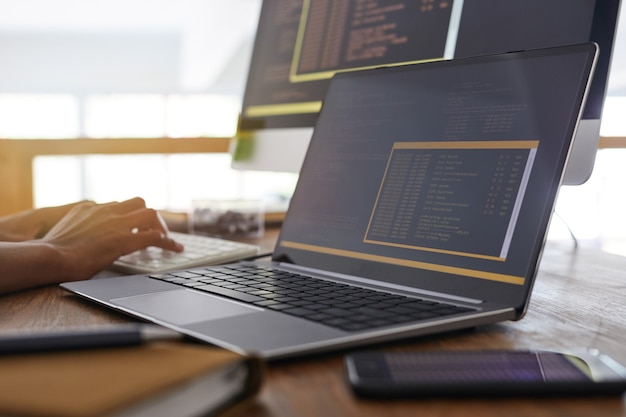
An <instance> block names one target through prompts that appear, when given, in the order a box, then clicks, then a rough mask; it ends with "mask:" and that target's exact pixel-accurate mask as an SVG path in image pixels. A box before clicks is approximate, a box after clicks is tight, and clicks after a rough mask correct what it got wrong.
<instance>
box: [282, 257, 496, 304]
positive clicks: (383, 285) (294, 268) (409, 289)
mask: <svg viewBox="0 0 626 417" xmlns="http://www.w3.org/2000/svg"><path fill="white" fill-rule="evenodd" d="M278 265H279V266H280V267H281V268H285V269H287V270H289V271H297V272H303V273H306V274H307V275H317V276H322V277H329V278H337V279H340V280H345V281H350V282H355V283H358V284H362V285H369V286H376V287H381V288H385V289H388V290H391V289H394V290H400V291H405V292H409V293H411V294H418V295H424V296H430V297H439V298H445V299H447V300H454V301H460V302H464V303H471V304H481V303H483V302H484V300H478V299H475V298H468V297H460V296H456V295H451V294H444V293H440V292H436V291H429V290H424V289H418V288H412V287H407V286H405V285H398V284H391V283H389V282H380V281H375V280H372V279H368V278H362V277H355V276H353V275H346V274H340V273H337V272H329V271H323V270H320V269H316V268H309V267H306V266H300V265H294V264H290V263H284V262H281V263H279V264H278Z"/></svg>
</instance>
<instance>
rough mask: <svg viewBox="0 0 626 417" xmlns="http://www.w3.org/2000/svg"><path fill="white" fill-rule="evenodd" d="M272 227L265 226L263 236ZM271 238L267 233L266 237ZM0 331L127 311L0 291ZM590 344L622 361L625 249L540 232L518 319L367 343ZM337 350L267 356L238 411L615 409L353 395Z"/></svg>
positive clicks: (49, 292)
mask: <svg viewBox="0 0 626 417" xmlns="http://www.w3.org/2000/svg"><path fill="white" fill-rule="evenodd" d="M275 238H276V234H275V232H273V231H270V232H269V233H268V235H267V237H266V240H265V243H264V245H265V246H266V248H267V247H270V246H271V245H272V244H273V241H274V240H275ZM272 239H274V240H272ZM0 317H1V320H0V332H2V331H6V330H9V329H15V328H20V329H25V328H27V329H37V328H49V327H64V326H75V325H92V324H102V323H111V322H125V321H128V320H129V319H128V318H127V317H126V316H123V315H121V314H118V313H115V312H112V311H109V310H106V309H104V308H102V307H99V306H96V305H94V304H91V303H89V302H87V301H84V300H82V299H79V298H78V297H76V296H73V295H71V294H68V293H66V292H64V291H62V290H60V289H59V288H57V287H54V286H52V287H46V288H39V289H34V290H29V291H24V292H20V293H16V294H11V295H6V296H2V297H0ZM584 346H588V347H595V348H598V349H600V350H602V351H604V352H605V353H608V354H609V355H611V356H613V357H614V358H615V359H617V360H618V361H620V362H622V363H624V364H626V258H623V257H620V256H615V255H610V254H606V253H602V252H600V251H596V250H594V249H587V248H580V249H578V250H576V249H574V248H573V245H572V244H571V243H569V242H566V243H554V242H549V243H548V246H547V248H546V251H545V254H544V257H543V261H542V264H541V268H540V273H539V276H538V278H537V281H536V285H535V290H534V292H533V297H532V300H531V303H530V308H529V310H528V313H527V315H526V317H525V318H524V319H522V320H521V321H518V322H506V323H501V324H495V325H490V326H485V327H481V328H477V329H474V330H468V331H463V332H456V333H452V334H444V335H439V336H431V337H427V338H418V339H412V340H409V341H405V342H401V343H394V344H388V345H384V346H377V348H390V349H420V350H429V349H443V348H449V349H460V348H517V349H522V348H552V349H559V348H569V347H584ZM343 353H344V352H337V353H331V354H326V355H322V356H314V357H308V358H304V359H299V360H289V361H282V362H277V363H272V364H270V366H269V370H268V374H267V379H266V383H265V386H264V388H263V390H262V391H261V394H260V396H259V398H258V400H257V403H256V405H255V406H254V407H253V409H252V410H250V411H249V413H247V414H245V415H246V416H258V417H270V416H285V417H293V416H312V417H313V416H323V417H331V416H352V415H354V416H381V415H384V416H385V417H394V416H445V417H455V416H467V415H471V416H481V417H484V416H498V417H502V416H621V417H623V416H624V415H626V406H625V403H624V401H623V400H622V399H621V398H618V397H608V398H569V399H568V398H553V399H538V398H527V399H502V400H480V399H476V400H471V399H469V400H415V401H395V402H375V401H365V400H359V399H356V398H355V397H354V396H353V395H352V394H351V392H350V391H349V389H348V388H347V386H346V385H345V383H344V378H343V368H342V355H343Z"/></svg>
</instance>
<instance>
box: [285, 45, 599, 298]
mask: <svg viewBox="0 0 626 417" xmlns="http://www.w3.org/2000/svg"><path fill="white" fill-rule="evenodd" d="M594 51H595V47H594V45H591V44H587V45H578V46H572V47H564V48H552V49H545V50H537V51H529V52H523V53H511V54H505V55H495V56H487V57H475V58H468V59H462V60H454V61H441V62H435V63H427V64H418V65H411V66H403V67H395V68H386V69H376V70H371V71H365V72H354V73H345V74H339V75H336V76H335V77H334V79H333V80H332V82H331V86H330V89H329V91H328V93H327V96H326V99H325V101H324V104H323V107H322V112H321V113H320V117H319V119H318V123H317V125H316V127H315V133H314V135H313V138H312V141H311V144H310V146H309V150H308V153H307V156H306V158H305V162H304V165H303V168H302V171H301V174H300V179H299V182H298V185H297V187H296V191H295V193H294V196H293V200H292V202H291V205H290V209H289V212H288V214H287V216H286V219H285V222H284V225H283V228H282V231H281V236H280V238H279V241H278V244H277V247H276V251H275V256H274V259H275V260H278V261H286V262H291V263H294V264H297V265H300V266H305V267H311V268H317V269H321V270H329V271H333V272H336V273H341V274H348V275H354V276H359V277H365V278H369V279H373V280H377V281H384V282H387V283H393V284H399V285H407V286H414V287H420V288H426V289H429V290H433V291H442V292H446V293H455V294H458V295H461V296H467V297H475V298H481V299H498V300H503V297H504V298H505V299H506V301H509V302H511V303H512V304H514V305H517V304H516V302H519V303H523V302H524V300H525V299H526V294H527V292H528V291H529V289H530V286H531V282H532V279H533V278H534V275H535V273H536V268H537V263H538V259H539V256H540V253H541V248H542V246H543V242H544V239H545V235H546V230H547V227H548V224H549V219H550V215H551V213H552V210H553V208H554V202H555V199H556V195H557V191H558V187H559V184H560V179H561V176H562V172H563V167H564V164H565V160H566V157H567V153H568V150H569V146H570V141H571V138H572V135H573V133H574V130H575V127H576V122H577V120H578V117H579V114H580V108H581V105H582V102H583V99H584V93H585V89H586V85H587V82H588V79H589V73H590V71H591V67H592V66H593V57H594Z"/></svg>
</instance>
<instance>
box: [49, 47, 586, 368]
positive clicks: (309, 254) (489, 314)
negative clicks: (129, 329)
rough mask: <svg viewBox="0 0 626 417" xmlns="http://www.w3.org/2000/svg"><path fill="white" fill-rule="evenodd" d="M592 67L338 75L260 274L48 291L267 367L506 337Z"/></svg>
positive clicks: (569, 56)
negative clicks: (417, 341) (462, 335)
mask: <svg viewBox="0 0 626 417" xmlns="http://www.w3.org/2000/svg"><path fill="white" fill-rule="evenodd" d="M596 51H597V46H596V45H594V44H583V45H572V46H564V47H559V48H550V49H542V50H533V51H522V52H513V53H508V54H501V55H492V56H481V57H471V58H465V59H459V60H449V61H438V62H431V63H423V64H417V65H407V66H398V67H388V68H377V69H371V70H366V71H359V72H344V73H338V74H336V75H335V76H334V77H333V79H332V81H331V85H330V89H329V91H328V93H327V96H326V98H325V100H324V104H323V107H322V111H321V113H320V115H319V119H318V122H317V124H316V127H315V132H314V135H313V137H312V139H311V143H310V146H309V149H308V152H307V155H306V158H305V161H304V164H303V167H302V171H301V173H300V176H299V180H298V184H297V186H296V190H295V192H294V195H293V198H292V201H291V204H290V207H289V210H288V212H287V214H286V217H285V220H284V223H283V225H282V228H281V232H280V235H279V238H278V241H277V244H276V248H275V251H274V253H273V256H272V259H271V260H266V261H264V260H259V261H254V262H242V263H237V264H229V265H223V266H217V267H209V268H196V269H192V270H188V271H179V272H172V273H167V274H153V275H152V276H150V275H134V276H129V277H117V278H107V279H95V280H88V281H82V282H72V283H63V284H61V286H62V288H64V289H66V290H68V291H71V292H73V293H75V294H78V295H80V296H82V297H85V298H87V299H90V300H93V301H95V302H98V303H100V304H103V305H105V306H108V307H111V308H113V309H116V310H118V311H122V312H125V313H128V314H130V315H133V316H136V317H139V318H142V319H145V320H149V321H152V322H155V323H158V324H161V325H163V326H166V327H169V328H171V329H174V330H177V331H180V332H182V333H184V334H186V335H189V336H191V337H193V338H196V339H198V340H202V341H205V342H208V343H212V344H215V345H219V346H221V347H224V348H227V349H231V350H233V351H236V352H240V353H252V354H255V355H258V356H261V357H265V358H268V359H276V358H284V357H293V356H299V355H305V354H312V353H315V352H322V351H328V350H331V349H343V348H347V347H354V346H362V345H368V344H372V343H375V342H383V341H390V340H398V339H402V338H408V337H415V336H420V335H426V334H433V333H439V332H444V331H450V330H455V329H463V328H469V327H475V326H479V325H485V324H488V323H494V322H500V321H505V320H519V319H521V318H522V317H523V315H524V313H525V311H526V308H527V306H528V302H529V297H530V294H531V289H532V286H533V281H534V280H535V276H536V272H537V269H538V265H539V261H540V257H541V253H542V248H543V245H544V241H545V238H546V234H547V229H548V225H549V221H550V217H551V214H552V211H553V208H554V204H555V200H556V196H557V193H558V190H559V185H560V181H561V178H562V175H563V171H564V167H565V164H566V160H567V157H568V152H569V148H570V143H571V140H572V137H573V134H574V132H575V130H576V127H577V123H578V119H579V116H580V111H581V106H582V104H583V103H584V99H585V95H586V90H587V86H588V83H589V80H590V76H591V73H592V71H593V66H594V62H595V56H596Z"/></svg>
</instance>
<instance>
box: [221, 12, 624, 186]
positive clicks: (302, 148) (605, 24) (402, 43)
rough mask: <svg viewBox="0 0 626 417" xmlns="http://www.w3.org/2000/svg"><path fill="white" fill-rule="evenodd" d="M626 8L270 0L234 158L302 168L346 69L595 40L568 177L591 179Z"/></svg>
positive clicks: (265, 166) (262, 166)
mask: <svg viewBox="0 0 626 417" xmlns="http://www.w3.org/2000/svg"><path fill="white" fill-rule="evenodd" d="M619 7H620V0H577V1H571V0H549V1H546V0H524V1H519V0H411V1H409V0H343V1H329V0H264V1H263V6H262V8H261V13H260V17H259V25H258V28H257V35H256V38H255V44H254V49H253V52H252V58H251V64H250V70H249V74H248V80H247V84H246V89H245V93H244V100H243V107H242V113H241V117H240V121H239V126H238V132H237V136H236V138H234V140H233V143H232V147H231V153H232V156H233V164H232V165H233V167H234V168H238V169H249V170H270V171H285V172H299V170H300V166H301V164H302V161H303V159H304V154H305V153H306V149H307V147H308V142H309V139H310V137H311V134H312V132H313V127H314V125H315V121H316V119H317V114H318V112H319V109H320V108H321V105H322V101H323V99H324V96H325V93H326V88H327V85H328V82H329V80H330V78H332V76H333V75H334V74H335V73H337V72H344V71H357V70H361V69H367V68H373V67H377V66H384V65H402V64H407V63H418V62H426V61H432V60H441V59H452V58H459V57H466V56H472V55H482V54H491V53H500V52H508V51H515V50H522V49H533V48H542V47H549V46H557V45H565V44H575V43H583V42H590V41H591V42H596V43H597V44H598V45H599V46H600V58H599V61H598V65H597V67H596V72H595V75H594V79H593V82H592V86H591V91H590V93H589V96H588V99H587V104H586V106H585V109H584V112H583V116H582V120H581V123H580V125H579V128H578V131H577V134H576V138H575V139H574V144H573V147H572V151H571V155H570V160H569V162H568V165H567V169H566V172H565V178H564V184H568V185H577V184H582V183H584V182H585V181H586V180H587V179H588V178H589V176H590V175H591V172H592V170H593V164H594V161H595V154H596V150H597V147H598V141H599V136H600V117H601V114H602V106H603V103H604V98H605V95H606V88H607V82H608V74H609V68H610V62H611V53H612V50H613V42H614V37H615V32H616V26H617V19H618V16H619ZM498 122H499V123H506V120H500V121H498ZM459 128H462V126H459Z"/></svg>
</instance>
